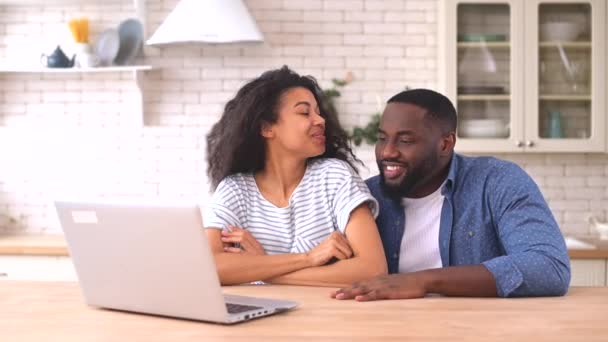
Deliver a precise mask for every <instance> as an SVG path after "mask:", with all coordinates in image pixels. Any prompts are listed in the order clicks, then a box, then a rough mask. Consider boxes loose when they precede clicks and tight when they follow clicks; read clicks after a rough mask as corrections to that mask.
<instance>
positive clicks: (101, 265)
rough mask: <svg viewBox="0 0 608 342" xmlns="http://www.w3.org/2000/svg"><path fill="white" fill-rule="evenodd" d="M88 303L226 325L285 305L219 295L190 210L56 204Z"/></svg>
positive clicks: (198, 220) (288, 304) (198, 221)
mask: <svg viewBox="0 0 608 342" xmlns="http://www.w3.org/2000/svg"><path fill="white" fill-rule="evenodd" d="M55 207H56V209H57V213H58V215H59V221H60V222H61V226H62V228H63V231H64V233H65V237H66V241H67V243H68V249H69V252H70V256H71V257H72V261H73V263H74V267H75V269H76V274H77V275H78V281H79V283H80V287H81V289H82V292H83V295H84V298H85V301H86V302H87V304H89V305H92V306H97V307H103V308H109V309H116V310H124V311H132V312H139V313H148V314H154V315H161V316H171V317H178V318H186V319H192V320H201V321H210V322H216V323H225V324H231V323H236V322H241V321H246V320H250V319H254V318H258V317H263V316H267V315H271V314H274V313H278V312H283V311H286V310H288V309H291V308H294V307H296V306H297V303H295V302H292V301H280V300H273V299H263V298H253V297H243V296H235V295H223V294H222V289H221V286H220V282H219V278H218V275H217V271H216V268H215V263H214V257H213V254H212V252H211V249H210V247H209V244H208V241H207V237H206V234H205V232H204V228H203V222H202V217H201V213H200V209H199V207H197V206H182V205H158V204H145V205H142V204H139V205H133V204H109V203H78V202H55Z"/></svg>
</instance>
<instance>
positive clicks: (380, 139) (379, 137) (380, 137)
mask: <svg viewBox="0 0 608 342" xmlns="http://www.w3.org/2000/svg"><path fill="white" fill-rule="evenodd" d="M385 140H386V137H384V136H378V141H385Z"/></svg>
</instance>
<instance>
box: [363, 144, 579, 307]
mask: <svg viewBox="0 0 608 342" xmlns="http://www.w3.org/2000/svg"><path fill="white" fill-rule="evenodd" d="M366 182H367V185H368V186H369V188H370V190H371V192H372V194H373V195H374V197H375V198H376V199H377V200H378V202H379V204H380V213H379V215H378V217H377V219H376V223H377V224H378V229H379V231H380V236H381V238H382V243H383V245H384V253H385V254H386V260H387V264H388V269H389V273H398V272H399V255H400V248H401V239H402V237H403V231H404V228H405V225H404V223H405V219H406V217H405V211H404V209H403V207H402V206H401V202H400V201H399V200H394V199H391V198H390V197H388V196H386V195H385V194H384V193H383V191H382V188H381V187H380V177H379V176H375V177H372V178H370V179H368V180H367V181H366ZM441 193H442V194H443V195H444V196H445V198H444V202H443V207H442V210H441V223H440V226H439V241H438V242H439V250H440V254H441V261H442V264H443V266H444V267H447V266H456V265H477V264H483V265H484V266H485V267H486V268H487V269H488V270H489V271H490V272H491V273H492V274H493V275H494V278H495V280H496V288H497V292H498V295H499V296H501V297H517V296H555V295H564V294H565V293H566V292H567V291H568V286H569V284H570V259H569V257H568V252H567V250H566V244H565V242H564V238H563V236H562V234H561V232H560V230H559V227H558V225H557V222H556V221H555V219H554V217H553V215H552V214H551V211H550V210H549V207H548V206H547V203H546V202H545V200H544V198H543V196H542V194H541V192H540V190H539V189H538V186H537V185H536V184H535V183H534V181H533V180H532V178H530V176H528V174H527V173H526V172H525V171H524V170H522V169H521V168H520V167H519V166H517V165H516V164H514V163H511V162H508V161H504V160H500V159H496V158H492V157H477V158H472V157H465V156H461V155H458V154H454V156H453V157H452V162H451V164H450V171H449V173H448V177H447V180H446V183H445V185H444V187H443V189H441Z"/></svg>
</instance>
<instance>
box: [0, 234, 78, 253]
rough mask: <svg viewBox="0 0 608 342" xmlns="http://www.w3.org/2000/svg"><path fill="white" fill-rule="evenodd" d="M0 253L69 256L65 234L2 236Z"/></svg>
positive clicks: (0, 238)
mask: <svg viewBox="0 0 608 342" xmlns="http://www.w3.org/2000/svg"><path fill="white" fill-rule="evenodd" d="M0 255H44V256H67V255H69V253H68V248H67V245H66V242H65V238H64V237H63V235H7V236H0Z"/></svg>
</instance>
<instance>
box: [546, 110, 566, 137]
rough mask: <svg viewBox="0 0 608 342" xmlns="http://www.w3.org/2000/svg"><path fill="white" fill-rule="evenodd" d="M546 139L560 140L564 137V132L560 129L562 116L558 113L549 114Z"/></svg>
mask: <svg viewBox="0 0 608 342" xmlns="http://www.w3.org/2000/svg"><path fill="white" fill-rule="evenodd" d="M547 137H548V138H551V139H560V138H563V137H564V131H563V129H562V114H561V113H560V112H558V111H551V112H549V125H547Z"/></svg>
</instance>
